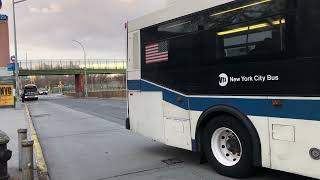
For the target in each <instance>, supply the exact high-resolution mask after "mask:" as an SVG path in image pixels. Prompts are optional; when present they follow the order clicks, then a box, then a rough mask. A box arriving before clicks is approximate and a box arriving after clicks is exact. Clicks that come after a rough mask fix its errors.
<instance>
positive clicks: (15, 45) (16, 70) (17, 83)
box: [12, 0, 27, 107]
mask: <svg viewBox="0 0 320 180" xmlns="http://www.w3.org/2000/svg"><path fill="white" fill-rule="evenodd" d="M24 1H27V0H20V1H14V0H12V11H13V35H14V54H15V58H16V59H15V62H14V66H15V71H14V72H15V81H16V93H15V96H16V107H19V106H20V105H18V104H19V96H20V85H19V66H18V47H17V27H16V9H15V8H16V7H15V5H16V4H18V3H21V2H24Z"/></svg>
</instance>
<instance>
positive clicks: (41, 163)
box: [25, 104, 49, 180]
mask: <svg viewBox="0 0 320 180" xmlns="http://www.w3.org/2000/svg"><path fill="white" fill-rule="evenodd" d="M25 112H26V116H27V119H28V123H29V127H30V130H31V137H32V139H33V141H34V145H33V148H34V149H35V155H36V163H37V167H38V171H39V176H40V178H41V179H44V180H49V174H48V168H47V164H46V162H45V159H44V156H43V152H42V148H41V145H40V142H39V138H38V135H37V132H36V130H35V128H34V125H33V122H32V118H31V115H30V111H29V108H28V105H27V104H25Z"/></svg>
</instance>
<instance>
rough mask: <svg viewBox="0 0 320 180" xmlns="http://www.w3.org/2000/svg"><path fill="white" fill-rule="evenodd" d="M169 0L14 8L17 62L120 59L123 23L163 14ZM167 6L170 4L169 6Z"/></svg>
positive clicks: (51, 2) (36, 1)
mask: <svg viewBox="0 0 320 180" xmlns="http://www.w3.org/2000/svg"><path fill="white" fill-rule="evenodd" d="M168 1H170V0H27V1H26V2H23V3H19V4H16V19H17V39H18V57H19V59H25V58H26V55H27V57H28V59H29V60H31V59H34V60H36V59H79V58H82V57H83V53H82V50H81V48H80V47H79V46H78V45H76V44H75V43H73V42H72V40H77V41H80V42H82V43H83V44H84V46H85V48H86V51H87V55H88V58H91V59H95V58H99V59H123V58H125V57H126V30H125V25H124V24H125V22H126V21H127V20H132V19H135V18H137V17H140V16H142V15H145V14H148V13H151V12H153V11H156V10H157V9H161V8H164V7H165V6H166V4H167V3H168ZM171 1H172V0H171ZM11 2H12V1H11V0H2V3H3V7H2V9H1V10H0V14H7V15H8V16H9V29H10V51H11V54H13V52H14V46H13V45H14V43H13V23H12V8H11V6H12V4H11Z"/></svg>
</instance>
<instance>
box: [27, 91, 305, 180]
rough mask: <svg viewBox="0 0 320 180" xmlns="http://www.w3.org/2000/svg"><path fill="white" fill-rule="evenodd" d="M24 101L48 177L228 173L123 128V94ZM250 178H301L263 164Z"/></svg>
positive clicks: (86, 179)
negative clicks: (104, 96) (107, 97)
mask: <svg viewBox="0 0 320 180" xmlns="http://www.w3.org/2000/svg"><path fill="white" fill-rule="evenodd" d="M28 105H29V108H30V111H31V116H32V119H33V121H34V125H35V128H36V130H37V132H38V136H39V138H40V143H41V145H42V148H43V151H44V155H45V159H46V162H47V165H48V170H49V175H50V177H51V179H52V180H73V179H74V180H104V179H112V180H125V179H133V180H153V179H154V180H162V179H181V180H195V179H203V180H205V179H208V180H209V179H210V180H212V179H214V180H227V179H230V178H226V177H223V176H221V175H218V174H216V173H215V172H214V170H212V168H211V167H210V166H209V165H208V164H199V155H198V154H195V153H192V152H189V151H185V150H181V149H177V148H173V147H169V146H166V145H163V144H159V143H157V142H154V141H152V140H150V139H147V138H144V137H141V136H139V135H136V134H133V133H131V132H130V131H127V130H126V129H125V128H124V123H125V116H126V103H125V101H123V100H115V99H74V98H67V97H64V96H44V97H40V100H39V101H37V102H28ZM250 179H253V180H260V179H264V180H275V179H277V180H279V179H280V180H282V179H283V180H284V179H292V180H298V179H307V178H305V177H301V176H297V175H293V174H289V173H283V172H278V171H273V170H265V169H263V170H261V172H259V173H258V174H257V176H255V177H253V178H250Z"/></svg>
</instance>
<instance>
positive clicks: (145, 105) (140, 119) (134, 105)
mask: <svg viewBox="0 0 320 180" xmlns="http://www.w3.org/2000/svg"><path fill="white" fill-rule="evenodd" d="M129 118H130V128H131V130H132V131H133V132H135V133H138V134H141V135H143V136H145V137H148V138H152V139H154V140H156V141H159V142H162V143H165V135H164V122H163V108H162V92H130V93H129Z"/></svg>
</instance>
